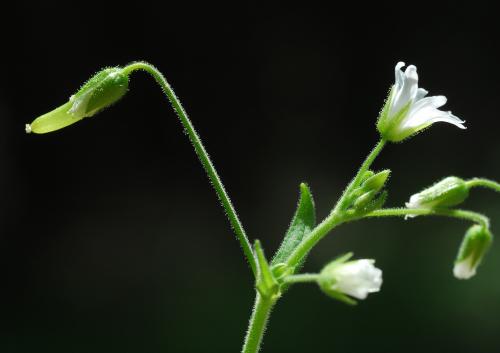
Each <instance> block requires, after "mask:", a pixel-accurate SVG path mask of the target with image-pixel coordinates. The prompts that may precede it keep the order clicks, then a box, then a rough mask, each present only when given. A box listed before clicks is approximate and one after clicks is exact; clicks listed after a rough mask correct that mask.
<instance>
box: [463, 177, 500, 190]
mask: <svg viewBox="0 0 500 353" xmlns="http://www.w3.org/2000/svg"><path fill="white" fill-rule="evenodd" d="M465 183H466V184H467V186H468V187H477V186H479V187H483V188H488V189H491V190H494V191H496V192H500V184H499V183H497V182H496V181H493V180H489V179H484V178H473V179H471V180H468V181H466V182H465Z"/></svg>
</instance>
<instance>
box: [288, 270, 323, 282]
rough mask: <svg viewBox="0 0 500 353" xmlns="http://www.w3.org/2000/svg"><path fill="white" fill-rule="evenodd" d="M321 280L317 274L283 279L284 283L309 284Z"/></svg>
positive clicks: (302, 274) (304, 274) (303, 274)
mask: <svg viewBox="0 0 500 353" xmlns="http://www.w3.org/2000/svg"><path fill="white" fill-rule="evenodd" d="M318 278H319V275H318V274H317V273H301V274H300V275H291V276H286V277H285V278H283V283H289V284H293V283H309V282H316V281H317V279H318Z"/></svg>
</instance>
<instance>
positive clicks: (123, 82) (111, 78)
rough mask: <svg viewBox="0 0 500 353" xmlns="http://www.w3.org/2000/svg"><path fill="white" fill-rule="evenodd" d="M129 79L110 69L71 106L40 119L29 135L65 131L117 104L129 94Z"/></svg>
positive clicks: (74, 97)
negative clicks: (70, 126) (63, 129)
mask: <svg viewBox="0 0 500 353" xmlns="http://www.w3.org/2000/svg"><path fill="white" fill-rule="evenodd" d="M128 82H129V77H128V74H126V73H124V72H123V69H121V68H119V67H113V68H107V69H104V70H102V71H100V72H98V73H97V74H96V75H94V76H93V77H92V78H91V79H90V80H88V81H87V82H86V83H85V84H84V85H83V86H82V87H81V88H80V89H79V90H78V92H77V93H75V94H74V95H72V96H71V97H70V99H69V102H67V103H65V104H63V105H62V106H60V107H58V108H56V109H54V110H52V111H50V112H48V113H46V114H43V115H41V116H39V117H38V118H36V119H35V120H34V121H33V122H32V123H31V124H27V125H26V132H28V133H30V132H33V133H36V134H44V133H47V132H52V131H55V130H59V129H62V128H64V127H66V126H69V125H71V124H74V123H75V122H77V121H79V120H82V119H83V118H86V117H90V116H93V115H94V114H96V113H97V112H99V111H101V110H102V109H104V108H107V107H109V106H110V105H112V104H114V103H115V102H117V101H118V100H119V99H120V98H122V97H123V96H124V95H125V93H126V92H127V90H128Z"/></svg>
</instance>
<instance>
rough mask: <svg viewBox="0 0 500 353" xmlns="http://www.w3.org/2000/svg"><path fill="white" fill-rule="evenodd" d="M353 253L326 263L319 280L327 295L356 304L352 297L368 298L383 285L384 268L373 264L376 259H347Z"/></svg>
mask: <svg viewBox="0 0 500 353" xmlns="http://www.w3.org/2000/svg"><path fill="white" fill-rule="evenodd" d="M352 255H353V254H352V253H348V254H346V255H344V256H341V257H340V258H338V259H336V260H334V261H333V262H331V263H330V264H328V265H326V266H325V268H323V270H322V271H321V273H320V274H319V277H318V280H317V281H318V284H319V286H320V288H321V290H322V291H323V292H325V293H326V294H327V295H329V296H330V297H332V298H335V299H338V300H340V301H343V302H345V303H347V304H351V305H352V304H356V301H355V300H353V299H352V298H356V299H366V297H367V296H368V294H369V293H375V292H378V291H380V287H381V286H382V270H380V269H378V268H376V267H375V266H374V265H373V264H374V263H375V260H371V259H361V260H353V261H347V260H349V259H350V258H351V257H352ZM350 297H352V298H350Z"/></svg>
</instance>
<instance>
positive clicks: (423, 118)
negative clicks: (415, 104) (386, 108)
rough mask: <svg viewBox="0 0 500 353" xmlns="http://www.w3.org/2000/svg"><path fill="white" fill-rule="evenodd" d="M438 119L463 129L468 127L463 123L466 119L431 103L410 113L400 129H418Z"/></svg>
mask: <svg viewBox="0 0 500 353" xmlns="http://www.w3.org/2000/svg"><path fill="white" fill-rule="evenodd" d="M438 121H443V122H446V123H450V124H453V125H455V126H457V127H459V128H461V129H466V127H465V126H464V125H463V124H464V123H465V121H463V120H460V119H459V118H458V117H456V116H455V115H453V114H451V112H444V111H442V110H439V109H436V108H434V107H432V106H429V105H428V106H425V107H424V108H422V109H419V110H418V111H415V112H412V113H410V114H408V117H407V118H406V119H405V121H404V122H403V123H402V124H401V125H402V126H401V127H400V129H401V130H406V129H415V130H416V131H418V130H420V129H423V128H425V127H427V126H429V125H431V124H434V123H436V122H438Z"/></svg>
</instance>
